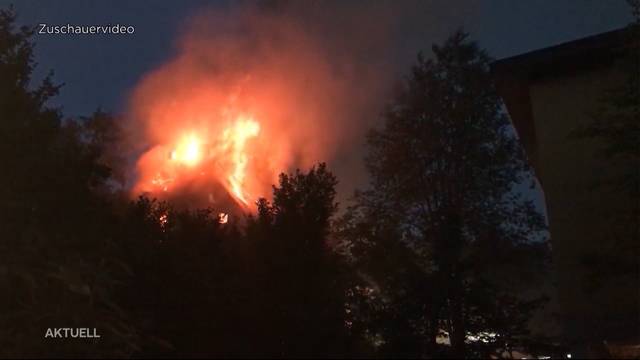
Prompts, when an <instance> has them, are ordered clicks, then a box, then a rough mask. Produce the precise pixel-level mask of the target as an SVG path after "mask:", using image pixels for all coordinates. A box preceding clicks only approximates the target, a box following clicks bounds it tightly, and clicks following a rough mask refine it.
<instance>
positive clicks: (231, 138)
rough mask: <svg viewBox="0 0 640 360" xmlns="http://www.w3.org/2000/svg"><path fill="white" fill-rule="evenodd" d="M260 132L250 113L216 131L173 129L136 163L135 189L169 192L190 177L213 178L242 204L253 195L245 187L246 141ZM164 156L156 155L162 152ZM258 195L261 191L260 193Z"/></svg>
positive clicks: (190, 179)
mask: <svg viewBox="0 0 640 360" xmlns="http://www.w3.org/2000/svg"><path fill="white" fill-rule="evenodd" d="M259 133H260V124H259V123H258V122H257V121H256V120H255V119H254V118H253V117H251V116H248V115H239V116H237V117H236V118H235V119H233V120H231V121H228V122H227V123H226V125H225V127H224V128H222V129H221V130H220V131H219V132H217V133H210V132H209V131H208V130H207V128H205V127H203V128H201V129H198V128H195V129H189V130H188V131H186V132H185V133H183V134H180V133H176V134H175V139H171V136H169V139H170V140H169V141H167V143H165V144H158V145H156V146H154V147H153V148H151V149H150V150H148V151H147V152H146V153H145V154H144V155H143V156H142V157H141V160H140V161H139V163H138V166H139V168H140V170H142V174H141V175H143V176H144V175H147V176H146V177H142V178H141V179H140V180H139V182H138V185H137V189H136V192H147V193H152V194H158V193H160V192H165V193H166V192H171V191H173V190H174V189H176V188H179V187H181V186H183V185H184V183H185V182H191V181H194V177H196V178H198V177H203V178H211V177H214V178H217V179H218V180H220V179H224V180H223V181H221V185H222V186H224V187H225V189H226V190H227V192H228V193H230V194H232V195H233V196H234V197H235V199H236V200H237V201H238V202H239V203H241V204H242V205H243V206H248V205H249V201H250V200H253V199H254V195H257V194H251V193H250V192H249V191H247V189H246V185H245V179H246V177H247V163H248V161H249V157H250V156H251V155H250V154H249V153H248V150H247V144H248V142H250V141H251V140H252V139H253V138H255V137H257V136H258V135H259ZM163 152H164V153H165V154H166V156H165V157H162V156H158V155H161V154H162V153H163ZM260 195H261V194H260Z"/></svg>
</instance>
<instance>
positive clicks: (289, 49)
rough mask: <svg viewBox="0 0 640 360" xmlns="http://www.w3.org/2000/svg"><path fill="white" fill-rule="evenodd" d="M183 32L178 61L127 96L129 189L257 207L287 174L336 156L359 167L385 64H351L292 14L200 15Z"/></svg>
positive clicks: (349, 168)
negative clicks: (357, 142) (359, 142)
mask: <svg viewBox="0 0 640 360" xmlns="http://www.w3.org/2000/svg"><path fill="white" fill-rule="evenodd" d="M183 30H184V31H183V34H182V36H181V37H180V38H179V41H178V42H177V44H176V45H177V49H176V50H177V51H176V54H175V56H174V57H172V58H171V59H170V60H169V61H167V62H166V63H164V64H162V65H161V66H159V67H158V68H157V69H155V70H154V71H151V72H150V73H148V74H146V75H145V76H144V77H142V78H141V80H140V82H139V84H138V85H137V86H136V87H135V89H134V91H133V92H132V93H131V97H130V98H129V108H128V113H127V120H128V122H127V125H128V130H129V131H128V134H129V135H130V137H129V141H130V143H129V146H130V150H131V152H132V153H134V154H135V156H136V165H135V183H134V184H133V186H132V189H131V190H132V195H133V196H137V195H139V194H141V193H148V194H150V195H151V196H152V197H156V198H161V199H162V198H164V199H170V200H172V201H173V202H174V203H179V204H178V206H187V207H191V206H193V207H203V206H205V207H213V208H216V209H217V210H218V211H224V212H225V213H227V212H229V211H232V212H233V211H234V208H235V209H236V210H237V207H239V208H240V209H241V210H242V211H245V212H247V211H249V212H253V211H255V207H254V204H255V201H256V200H257V199H258V198H260V197H267V198H268V197H270V195H271V193H272V185H273V184H277V182H278V175H279V174H280V173H282V172H288V171H292V170H295V168H302V169H304V168H308V167H310V166H312V165H314V164H316V163H317V162H319V161H326V162H330V163H331V162H332V160H334V159H336V157H335V155H336V154H337V153H340V154H341V156H340V157H339V159H338V162H343V164H342V165H343V166H345V168H346V172H347V173H349V174H352V173H353V172H354V171H355V170H354V165H353V164H354V163H355V162H356V161H357V163H358V164H359V163H360V160H359V159H360V158H359V157H358V156H357V154H352V150H353V144H354V141H353V139H354V136H355V135H358V138H360V135H361V134H360V132H361V131H362V129H364V128H365V127H363V126H359V125H358V121H364V119H365V117H364V116H363V114H368V113H369V112H367V111H371V112H373V111H374V110H375V108H374V107H372V106H370V103H371V99H372V98H373V97H372V96H373V95H372V94H374V92H373V90H374V89H376V88H377V87H376V84H378V82H377V78H378V76H379V75H377V74H379V73H380V72H379V71H372V68H371V67H368V66H367V65H366V64H364V63H360V65H359V66H353V64H355V63H356V60H354V58H353V57H352V56H349V55H346V54H344V53H343V52H340V51H338V52H336V51H335V49H333V48H331V47H328V46H326V45H327V44H325V43H324V42H323V41H322V39H323V36H324V35H323V34H324V31H319V30H321V29H315V30H314V31H317V34H314V33H312V32H311V30H313V29H312V28H310V27H308V24H306V23H304V22H301V21H298V20H297V18H296V17H293V16H285V15H277V14H275V13H271V14H265V13H260V12H259V11H258V12H254V11H250V10H246V9H238V10H237V11H235V12H232V13H228V12H224V13H215V12H206V11H205V12H203V13H202V14H201V15H199V16H195V17H194V18H192V19H191V20H190V21H189V22H188V23H186V26H185V28H184V29H183ZM347 33H349V32H347ZM318 34H321V35H318ZM365 35H366V36H365V37H363V39H368V38H369V36H370V34H369V33H367V34H365ZM342 37H343V36H342V35H341V38H342ZM353 43H357V44H360V45H362V44H363V42H362V39H360V38H359V39H358V41H357V42H356V41H354V42H353ZM349 48H351V46H349ZM358 59H360V58H358ZM358 61H360V60H358ZM347 155H349V156H350V157H349V156H347ZM349 159H351V160H349ZM354 159H357V160H354ZM348 161H352V162H351V163H349V162H348ZM330 165H332V167H334V169H336V170H340V169H339V164H338V166H334V164H330ZM230 202H233V203H235V205H234V204H230Z"/></svg>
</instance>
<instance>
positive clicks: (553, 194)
mask: <svg viewBox="0 0 640 360" xmlns="http://www.w3.org/2000/svg"><path fill="white" fill-rule="evenodd" d="M622 79H623V78H622V76H621V74H619V73H616V72H615V71H614V70H612V68H600V69H595V70H591V71H589V72H582V73H579V74H572V75H568V76H561V77H560V76H554V77H550V78H547V79H540V80H537V81H535V82H533V83H531V84H530V87H529V94H530V104H531V114H532V118H533V123H534V127H535V135H536V144H535V151H536V156H535V158H534V159H532V161H533V162H534V167H535V168H536V173H537V175H538V177H539V179H540V181H541V183H542V187H543V189H544V194H545V200H546V205H547V212H548V216H549V230H550V233H551V243H552V246H553V257H554V259H553V260H554V267H555V274H556V286H557V289H558V302H559V305H560V308H561V311H562V315H563V316H564V321H563V322H564V323H565V324H566V326H567V328H566V329H565V330H566V334H567V335H569V336H575V337H576V338H585V337H587V338H588V337H599V336H603V335H601V334H598V332H599V331H598V329H597V324H598V323H599V322H600V321H599V319H603V318H605V317H608V316H612V312H611V311H612V307H621V304H622V307H625V306H632V307H637V306H638V304H636V303H635V301H636V300H635V299H634V298H633V297H631V299H625V298H624V295H622V294H621V293H620V291H617V290H616V289H618V288H619V287H620V284H613V283H610V284H604V286H603V287H602V288H601V289H600V291H596V290H594V287H593V286H592V285H593V284H592V282H590V281H589V278H590V277H589V274H588V272H589V270H590V269H589V266H587V264H586V263H585V260H586V259H587V256H588V254H590V253H594V252H595V253H598V252H599V251H600V249H602V247H606V246H608V244H610V243H611V240H612V238H611V237H612V234H617V233H620V232H621V233H624V231H625V229H619V228H616V226H618V225H616V222H615V219H614V218H613V217H612V216H610V215H611V214H615V213H616V211H617V210H619V209H620V208H621V207H626V206H629V201H630V199H627V198H625V196H624V195H623V194H621V193H620V192H617V193H615V192H609V191H605V190H604V189H603V187H598V186H597V185H598V183H600V182H602V181H605V180H606V179H607V178H609V177H610V176H611V175H612V174H614V173H615V172H616V171H619V170H618V167H617V166H615V165H613V164H611V163H609V162H607V161H605V160H604V159H602V158H600V157H599V156H598V154H597V150H598V149H599V147H600V146H601V144H600V143H599V142H598V141H595V140H588V139H587V140H585V139H575V138H572V137H571V133H572V132H573V131H574V130H575V129H577V128H578V127H580V126H585V125H587V124H588V123H590V122H591V121H592V119H593V117H594V116H595V114H594V112H595V111H596V109H597V107H598V104H599V102H600V99H601V98H602V95H603V92H604V91H605V89H607V88H610V87H611V86H613V85H615V84H620V82H621V81H622ZM618 227H619V226H618ZM591 270H597V269H591ZM620 311H621V314H624V313H626V314H628V313H629V312H628V311H626V312H625V309H622V308H621V309H620ZM597 334H598V335H599V336H598V335H597ZM600 339H602V337H600Z"/></svg>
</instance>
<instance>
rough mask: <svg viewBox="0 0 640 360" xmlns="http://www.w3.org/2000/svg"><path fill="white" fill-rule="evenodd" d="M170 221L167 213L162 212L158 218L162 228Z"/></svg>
mask: <svg viewBox="0 0 640 360" xmlns="http://www.w3.org/2000/svg"><path fill="white" fill-rule="evenodd" d="M168 221H169V217H168V216H167V214H162V215H160V217H159V218H158V222H159V223H160V227H161V228H164V227H165V226H166V225H167V222H168Z"/></svg>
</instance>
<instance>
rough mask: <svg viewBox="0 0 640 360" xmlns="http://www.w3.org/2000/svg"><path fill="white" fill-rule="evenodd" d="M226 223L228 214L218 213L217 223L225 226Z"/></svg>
mask: <svg viewBox="0 0 640 360" xmlns="http://www.w3.org/2000/svg"><path fill="white" fill-rule="evenodd" d="M227 222H229V214H225V213H219V214H218V223H220V224H226V223H227Z"/></svg>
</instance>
